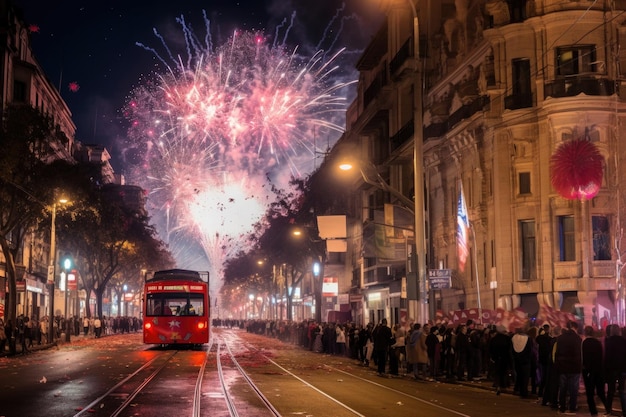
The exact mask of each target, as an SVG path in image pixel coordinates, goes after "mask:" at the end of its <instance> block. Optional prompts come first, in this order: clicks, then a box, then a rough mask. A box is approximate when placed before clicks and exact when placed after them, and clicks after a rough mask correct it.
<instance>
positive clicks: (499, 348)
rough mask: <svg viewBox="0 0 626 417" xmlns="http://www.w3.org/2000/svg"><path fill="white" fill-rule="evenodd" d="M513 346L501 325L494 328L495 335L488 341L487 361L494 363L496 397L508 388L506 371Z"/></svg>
mask: <svg viewBox="0 0 626 417" xmlns="http://www.w3.org/2000/svg"><path fill="white" fill-rule="evenodd" d="M512 349H513V345H512V344H511V337H510V336H509V335H508V334H507V333H506V328H505V327H504V326H502V325H498V326H496V334H494V335H493V336H492V337H491V339H489V359H490V360H491V361H492V362H493V363H494V372H495V375H494V386H495V388H496V395H500V391H501V390H502V388H506V387H507V386H508V380H507V377H508V370H509V367H510V363H511V353H512Z"/></svg>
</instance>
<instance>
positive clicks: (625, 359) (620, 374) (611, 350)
mask: <svg viewBox="0 0 626 417" xmlns="http://www.w3.org/2000/svg"><path fill="white" fill-rule="evenodd" d="M607 336H608V337H607V338H606V340H605V341H604V352H605V355H604V368H605V370H606V374H605V376H606V382H607V385H608V389H607V394H606V402H605V404H606V414H605V415H610V414H611V412H612V411H613V396H614V395H615V385H616V384H617V391H618V393H619V399H620V402H621V405H622V412H626V392H625V391H624V383H625V382H626V339H625V338H624V337H623V336H622V332H621V329H620V327H619V325H617V324H611V325H610V326H608V335H607Z"/></svg>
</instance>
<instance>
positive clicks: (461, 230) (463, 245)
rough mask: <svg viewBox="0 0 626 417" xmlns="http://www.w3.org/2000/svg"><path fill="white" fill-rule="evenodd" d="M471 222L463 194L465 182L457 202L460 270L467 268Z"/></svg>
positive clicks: (457, 245) (457, 237)
mask: <svg viewBox="0 0 626 417" xmlns="http://www.w3.org/2000/svg"><path fill="white" fill-rule="evenodd" d="M469 228H470V223H469V219H468V218H467V205H466V204H465V196H464V195H463V184H461V192H460V193H459V201H458V203H457V213H456V247H457V252H458V257H459V270H460V271H461V272H463V271H464V270H465V262H466V261H467V256H468V255H469V247H468V243H469V239H468V236H467V234H468V233H469Z"/></svg>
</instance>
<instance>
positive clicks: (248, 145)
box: [125, 16, 348, 291]
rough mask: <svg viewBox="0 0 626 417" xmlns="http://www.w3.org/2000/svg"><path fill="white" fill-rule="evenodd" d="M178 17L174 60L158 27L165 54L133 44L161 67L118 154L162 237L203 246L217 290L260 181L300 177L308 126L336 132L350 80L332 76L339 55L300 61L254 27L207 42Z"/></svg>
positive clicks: (267, 195) (256, 210)
mask: <svg viewBox="0 0 626 417" xmlns="http://www.w3.org/2000/svg"><path fill="white" fill-rule="evenodd" d="M292 20H293V16H292ZM177 21H178V22H179V23H180V24H181V26H182V29H183V30H182V32H183V35H184V38H185V41H186V45H187V48H186V50H187V57H186V58H182V57H180V56H179V57H177V58H175V56H174V54H173V53H172V51H171V50H170V49H169V48H168V47H167V44H166V42H165V40H164V38H163V37H162V36H161V35H160V34H159V33H158V32H157V31H156V30H155V35H156V36H157V37H158V39H159V40H160V41H161V43H162V45H163V47H164V50H165V56H167V57H168V58H169V60H166V59H164V58H163V57H162V55H161V54H159V53H158V52H157V50H155V49H154V48H150V47H147V46H145V45H143V44H138V45H139V46H141V47H143V48H144V49H146V50H149V51H151V52H153V53H154V54H155V56H156V57H157V58H158V59H159V61H160V62H161V63H162V64H163V65H164V71H163V72H162V73H160V74H158V75H157V76H155V77H153V79H147V80H144V82H143V84H142V85H141V86H140V87H138V88H137V89H135V91H133V93H132V97H131V99H130V100H129V103H128V105H127V107H126V108H125V116H126V118H127V119H128V120H129V121H130V124H131V126H130V128H129V132H128V141H129V143H128V147H127V151H126V158H127V161H129V162H130V161H132V162H134V168H133V169H132V172H131V177H132V180H133V181H134V182H135V183H136V184H139V185H141V186H142V187H144V188H145V189H147V190H149V192H150V199H151V200H152V204H153V205H154V206H153V208H154V210H155V211H156V212H154V213H151V214H152V215H153V217H155V218H156V219H157V220H158V219H159V218H160V219H161V220H165V221H164V223H165V224H166V226H165V235H166V236H167V238H166V240H168V241H169V236H171V235H172V233H176V234H181V233H182V236H186V237H187V238H189V237H193V238H195V239H196V240H197V241H198V243H199V244H200V245H201V246H202V248H203V249H204V252H205V254H206V256H207V258H208V261H209V264H210V272H211V273H212V287H211V288H212V291H215V290H217V289H219V287H220V286H221V274H222V265H223V262H224V260H225V259H226V258H227V257H228V256H230V255H231V254H233V253H234V252H236V251H238V250H240V249H242V241H243V240H244V239H243V236H244V235H245V234H247V233H249V232H250V231H251V230H252V227H253V225H254V224H255V223H256V222H257V221H258V220H260V219H261V217H262V215H263V213H264V212H265V209H266V207H267V205H268V203H269V201H270V200H271V199H272V197H271V187H269V186H268V180H269V181H273V182H274V183H275V184H277V185H278V186H279V187H285V186H286V185H287V183H286V181H284V180H282V178H284V177H285V176H288V175H291V176H293V175H301V165H302V161H303V160H308V162H310V161H312V160H313V158H314V154H315V150H316V149H315V145H314V143H313V138H314V133H313V132H314V131H315V130H316V129H324V130H327V131H328V130H335V131H339V132H340V131H342V130H343V129H342V128H341V127H340V126H338V125H337V124H336V123H334V122H333V121H332V120H333V117H337V116H338V115H340V114H341V113H342V111H344V110H345V99H344V97H342V96H341V94H340V93H341V90H342V89H343V88H344V87H346V86H347V85H348V84H347V83H343V82H337V81H333V80H334V73H335V71H336V70H337V67H336V66H335V64H334V61H335V58H336V57H337V56H338V54H336V55H335V56H333V57H331V58H327V56H326V54H325V53H323V52H319V53H317V54H314V55H313V56H312V57H308V58H306V57H302V56H300V55H299V54H298V50H297V48H293V49H291V50H288V49H287V48H286V47H285V46H284V44H280V45H278V44H277V43H276V42H274V44H271V45H270V44H269V43H268V42H267V40H266V39H265V38H264V37H263V36H262V34H260V33H252V32H236V33H234V34H233V36H232V37H231V38H230V39H229V40H228V41H227V42H225V43H224V44H223V45H221V46H218V47H216V48H214V47H213V45H212V39H211V37H210V36H209V35H207V36H206V37H205V38H204V44H202V42H201V41H200V40H199V39H198V38H197V36H196V35H195V34H194V33H193V32H192V31H191V29H190V28H189V27H188V26H187V25H186V23H185V20H184V18H182V17H181V18H179V19H177ZM205 23H206V28H207V31H208V30H209V28H210V24H209V21H208V20H207V19H206V17H205ZM287 32H288V29H287ZM285 37H286V35H285ZM286 174H288V175H286ZM179 262H180V260H179Z"/></svg>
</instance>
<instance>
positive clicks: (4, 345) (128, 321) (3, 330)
mask: <svg viewBox="0 0 626 417" xmlns="http://www.w3.org/2000/svg"><path fill="white" fill-rule="evenodd" d="M49 326H50V320H49V318H48V316H45V317H43V318H42V319H41V320H37V319H36V318H32V319H31V318H29V317H28V316H24V315H20V316H18V317H17V319H16V320H15V323H13V322H12V321H11V320H7V321H6V322H4V320H2V319H1V318H0V355H5V354H15V353H17V351H18V347H19V348H20V349H19V351H20V353H22V354H26V353H28V352H30V350H31V349H32V348H33V347H34V346H41V345H47V344H49V343H52V342H54V340H59V339H62V335H65V334H66V332H69V333H70V335H71V336H80V335H82V336H84V337H90V336H93V337H101V336H103V335H109V334H117V333H130V332H137V331H139V330H140V329H141V321H140V320H139V319H138V318H136V317H106V316H104V317H102V319H100V318H99V317H82V318H80V317H69V318H68V319H65V317H63V316H60V315H59V316H56V317H54V320H53V321H52V326H53V329H52V334H53V337H54V340H53V341H49V340H48V339H49V335H50V332H49V331H50V327H49Z"/></svg>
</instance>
